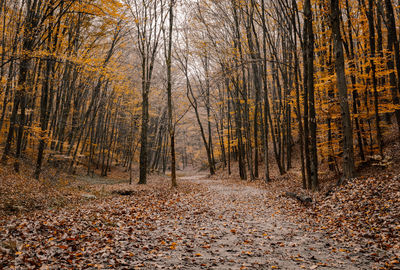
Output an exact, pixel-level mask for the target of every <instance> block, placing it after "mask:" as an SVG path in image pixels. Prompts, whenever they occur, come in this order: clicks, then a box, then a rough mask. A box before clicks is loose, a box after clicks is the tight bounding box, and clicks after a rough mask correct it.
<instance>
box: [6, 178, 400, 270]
mask: <svg viewBox="0 0 400 270" xmlns="http://www.w3.org/2000/svg"><path fill="white" fill-rule="evenodd" d="M123 175H124V174H123V173H121V174H120V175H118V176H116V177H114V178H112V179H110V178H107V179H104V178H98V177H95V178H90V177H78V179H77V180H76V181H75V184H74V187H73V188H72V189H71V187H69V189H68V188H66V190H67V192H64V193H63V194H64V195H65V194H69V197H67V198H68V200H69V201H70V203H64V204H62V205H61V206H60V207H58V206H57V207H55V206H54V205H53V206H52V207H43V208H42V209H40V208H38V209H37V210H35V211H24V208H22V211H20V212H17V213H7V214H6V215H3V216H2V217H1V218H0V268H5V269H12V268H16V269H31V268H38V269H39V268H40V269H60V268H64V269H66V268H71V269H76V268H86V269H115V268H118V269H158V268H162V269H384V268H392V269H394V268H396V267H397V266H399V265H398V263H399V262H398V255H399V239H400V238H399V237H398V236H399V235H398V232H399V229H400V227H399V224H398V220H399V219H397V220H396V216H394V214H396V213H398V206H399V200H398V199H399V197H400V196H399V197H395V198H393V197H392V198H390V199H391V200H394V202H393V205H394V206H393V205H392V208H393V207H394V208H393V209H392V208H389V207H387V208H386V210H385V211H386V213H394V214H391V215H386V216H385V218H386V220H385V223H384V224H383V225H382V226H381V227H379V226H380V225H379V224H380V223H379V224H378V223H377V222H376V224H373V226H375V230H376V231H375V232H374V231H372V233H382V234H383V232H378V231H377V230H383V231H384V229H386V228H390V232H387V234H384V235H385V237H386V238H384V239H383V240H382V239H381V238H379V237H374V235H372V236H371V235H370V236H368V237H367V236H366V235H358V234H357V231H356V230H353V231H352V234H348V233H349V231H348V230H347V227H346V226H344V225H342V223H343V224H345V225H346V224H347V223H348V224H350V225H351V224H352V225H354V224H357V222H360V223H362V224H363V223H365V220H364V219H363V217H362V213H361V214H360V211H361V210H360V209H356V210H357V211H358V212H357V211H355V212H354V213H353V212H352V215H356V216H357V220H352V219H351V217H347V218H346V216H340V213H342V212H343V211H344V210H341V209H342V207H341V206H340V205H335V204H332V202H335V200H339V199H343V198H349V196H350V195H346V196H347V197H345V196H344V195H343V196H342V195H340V194H346V192H348V191H350V190H352V189H354V188H355V187H356V184H357V183H354V184H353V183H348V185H347V186H348V187H349V188H347V189H343V190H341V189H338V190H335V191H333V195H329V196H328V199H325V197H323V198H318V196H314V197H313V199H314V200H315V202H313V203H312V204H311V205H303V204H301V203H299V202H297V201H296V200H294V199H290V198H286V197H285V196H284V193H283V191H284V189H282V185H283V183H287V182H288V181H284V180H283V181H275V182H273V183H272V184H270V185H265V184H263V183H262V182H261V181H255V182H245V181H237V180H232V179H228V178H227V177H224V176H223V175H222V176H221V175H220V176H214V177H212V178H211V177H207V176H206V175H202V174H198V173H197V172H180V176H181V177H180V178H179V188H178V189H171V188H170V186H169V180H168V178H166V177H163V176H155V175H153V176H152V177H150V179H149V183H148V185H136V184H134V185H129V184H128V183H127V182H126V180H123V179H124V176H123ZM125 179H126V178H125ZM398 182H399V181H398V180H393V181H389V180H387V179H386V180H385V182H384V183H383V182H382V183H381V184H382V185H394V186H392V188H393V189H396V188H398V184H397V186H396V183H398ZM374 183H375V182H374ZM374 185H375V184H374ZM378 185H379V183H378ZM381 188H382V189H383V188H387V186H382V187H381ZM373 190H374V192H375V191H376V190H375V189H374V188H373ZM358 191H359V190H358ZM384 191H385V190H380V191H379V192H384ZM77 192H78V193H79V194H80V195H79V196H78V195H77V194H76V193H77ZM363 192H364V191H363ZM366 192H367V191H365V192H364V193H360V194H361V197H365V198H364V199H368V200H369V201H370V198H369V197H368V196H369V194H366ZM49 194H50V192H49ZM73 194H74V195H73ZM121 194H124V195H121ZM357 194H358V193H357ZM367 195H368V196H367ZM398 195H400V194H398ZM332 196H334V198H332ZM354 199H357V200H358V199H359V198H358V197H357V198H354ZM71 202H72V203H71ZM337 203H338V204H339V203H343V201H337ZM349 203H351V202H347V204H346V205H345V206H346V207H347V206H348V204H349ZM361 203H364V204H365V203H366V202H365V201H363V200H361ZM350 206H351V204H350ZM365 206H366V207H365V211H372V210H371V209H369V208H368V205H365ZM8 207H9V206H8ZM353 208H354V207H353ZM18 209H19V210H21V209H20V208H18ZM18 209H17V210H18ZM346 209H347V208H346ZM363 209H364V208H363ZM11 210H13V211H15V209H13V208H11ZM353 210H354V209H353ZM317 211H319V213H318V212H317ZM324 211H325V212H324ZM330 211H336V212H338V213H339V216H338V213H330ZM346 211H347V210H346ZM348 211H352V208H349V210H348ZM396 211H397V212H396ZM346 213H347V212H345V214H346ZM379 213H381V212H379ZM371 215H375V213H371ZM335 222H336V223H340V224H336V223H335ZM371 222H372V221H371ZM321 224H323V225H321ZM341 225H342V226H341ZM396 226H397V227H396ZM353 229H354V228H353ZM360 231H362V230H361V229H360ZM384 232H386V231H384ZM335 233H336V234H335ZM389 233H390V234H389ZM365 239H367V240H366V241H362V240H365ZM388 243H389V244H388Z"/></svg>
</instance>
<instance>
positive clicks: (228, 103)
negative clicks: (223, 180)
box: [0, 0, 400, 190]
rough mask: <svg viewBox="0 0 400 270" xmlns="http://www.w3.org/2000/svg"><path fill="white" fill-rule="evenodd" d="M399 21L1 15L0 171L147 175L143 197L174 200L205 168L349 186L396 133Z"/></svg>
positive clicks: (41, 10) (354, 10)
mask: <svg viewBox="0 0 400 270" xmlns="http://www.w3.org/2000/svg"><path fill="white" fill-rule="evenodd" d="M396 6H397V2H395V1H392V0H385V1H375V0H341V1H340V0H321V1H311V0H277V1H272V0H251V1H239V0H219V1H215V0H197V1H175V0H168V1H167V0H165V1H164V0H163V1H155V0H126V1H124V2H123V3H121V2H118V1H114V0H107V1H94V2H90V3H86V2H85V3H83V2H81V1H64V0H26V1H22V2H21V1H11V2H10V1H1V4H0V43H1V46H0V139H1V145H2V146H3V147H4V148H3V151H2V157H1V161H2V163H3V164H7V163H8V162H9V161H10V160H12V162H13V165H14V169H15V170H16V171H19V170H20V164H21V160H23V159H24V158H27V157H28V158H31V159H32V160H35V172H34V176H35V177H36V178H39V177H40V174H41V171H42V167H43V164H48V163H57V164H58V163H64V165H65V166H64V167H65V168H66V169H69V170H70V171H72V172H74V171H75V170H76V168H77V165H84V166H86V169H87V173H88V175H93V173H94V170H95V169H98V170H99V171H100V174H101V175H103V176H106V175H107V174H108V172H109V171H110V169H111V167H112V166H113V164H120V165H122V166H124V167H125V168H126V169H127V170H129V171H130V172H131V181H132V178H133V174H132V170H133V169H132V167H133V164H135V163H137V162H138V163H139V183H140V184H145V183H146V182H147V174H148V173H149V172H152V171H160V172H164V173H165V172H166V171H167V170H171V181H172V185H175V184H176V172H175V169H177V168H178V167H179V166H180V165H182V167H185V166H188V163H190V162H193V160H203V158H202V155H203V156H204V165H205V166H207V167H208V169H209V172H210V174H215V172H216V170H217V169H218V168H219V167H223V168H227V169H228V172H229V174H230V173H232V168H233V166H232V164H233V163H234V162H237V164H238V170H237V173H238V176H239V177H240V178H241V179H243V180H244V179H250V180H254V179H257V178H260V177H261V178H263V179H264V180H265V181H266V182H268V181H270V180H271V178H273V175H271V174H272V172H278V173H279V174H285V173H287V172H288V171H290V170H291V169H292V168H293V167H299V168H301V175H302V180H301V181H302V186H303V188H308V189H313V190H316V189H318V186H319V181H318V171H319V169H320V168H323V169H324V168H326V169H328V170H331V171H332V173H333V174H335V175H337V177H340V176H341V175H343V176H344V178H351V177H354V175H355V171H356V167H357V165H358V164H360V163H366V162H369V161H370V160H373V159H377V158H382V159H383V158H385V151H384V150H385V149H384V147H385V140H386V138H388V137H389V136H388V135H389V134H394V133H393V132H392V131H393V129H395V130H396V132H397V131H400V101H399V100H400V52H399V38H398V29H397V27H396V25H397V24H396V23H397V22H398V21H399V19H400V18H399V13H398V12H396V9H395V7H396ZM178 12H181V13H183V12H186V13H185V14H178V15H176V14H175V13H178ZM392 118H393V119H392ZM394 119H395V121H393V120H394ZM392 121H393V122H392ZM178 123H179V125H178ZM396 125H397V126H396ZM195 136H197V137H200V140H197V139H194V138H197V137H195ZM393 136H394V135H393ZM396 139H398V134H397V135H396ZM186 143H187V144H188V145H186ZM139 149H140V150H139ZM297 157H298V158H297ZM169 164H170V165H169ZM340 164H341V165H340ZM260 172H262V173H260Z"/></svg>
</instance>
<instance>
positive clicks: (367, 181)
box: [305, 175, 400, 266]
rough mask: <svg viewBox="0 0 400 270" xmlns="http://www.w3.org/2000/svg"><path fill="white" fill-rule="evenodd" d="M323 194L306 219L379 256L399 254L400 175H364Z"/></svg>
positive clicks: (339, 237)
mask: <svg viewBox="0 0 400 270" xmlns="http://www.w3.org/2000/svg"><path fill="white" fill-rule="evenodd" d="M325 195H327V194H320V196H319V198H318V200H317V202H316V203H315V204H314V205H313V207H312V208H310V209H306V211H305V214H307V215H308V217H307V220H308V222H310V223H313V225H314V226H317V227H319V229H322V230H324V231H326V232H327V233H329V235H330V236H331V237H333V238H335V239H337V240H339V241H342V242H350V243H351V242H354V243H357V245H358V246H359V248H360V249H361V250H364V251H365V252H368V250H369V251H370V255H371V256H372V257H374V259H376V260H380V259H381V258H380V255H382V252H381V251H388V252H389V254H391V256H390V255H389V256H390V257H389V258H388V259H389V261H388V264H387V266H391V265H390V262H393V263H395V262H396V260H397V258H398V257H399V256H400V240H399V239H400V223H399V221H400V175H398V176H388V175H382V176H380V177H377V178H371V177H369V178H367V177H361V178H356V179H353V180H351V181H350V182H348V183H346V184H345V185H344V186H341V187H339V188H336V189H335V190H334V191H333V192H331V193H330V194H329V195H328V196H325Z"/></svg>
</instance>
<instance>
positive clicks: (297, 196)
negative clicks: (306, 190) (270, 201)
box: [285, 192, 312, 204]
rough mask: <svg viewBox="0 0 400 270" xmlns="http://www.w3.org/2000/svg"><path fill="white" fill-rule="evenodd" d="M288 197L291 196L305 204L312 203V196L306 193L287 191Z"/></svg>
mask: <svg viewBox="0 0 400 270" xmlns="http://www.w3.org/2000/svg"><path fill="white" fill-rule="evenodd" d="M285 195H286V197H289V198H294V199H296V200H298V201H300V202H301V203H303V204H309V203H312V198H311V197H310V196H307V195H304V194H296V193H293V192H286V194H285Z"/></svg>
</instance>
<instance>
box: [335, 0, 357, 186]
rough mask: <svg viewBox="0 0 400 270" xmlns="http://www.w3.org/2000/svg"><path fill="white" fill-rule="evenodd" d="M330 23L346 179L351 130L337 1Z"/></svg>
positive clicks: (351, 173) (351, 164)
mask: <svg viewBox="0 0 400 270" xmlns="http://www.w3.org/2000/svg"><path fill="white" fill-rule="evenodd" d="M331 23H332V34H333V41H334V45H335V46H334V48H335V49H334V51H335V58H336V59H335V60H336V61H335V63H336V75H337V87H338V89H339V102H340V109H341V114H342V125H343V127H342V128H343V174H344V177H345V178H346V179H349V178H352V177H354V150H353V128H352V125H351V118H350V109H349V102H348V97H347V83H346V75H345V66H344V53H343V41H342V37H341V34H340V9H339V0H331Z"/></svg>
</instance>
